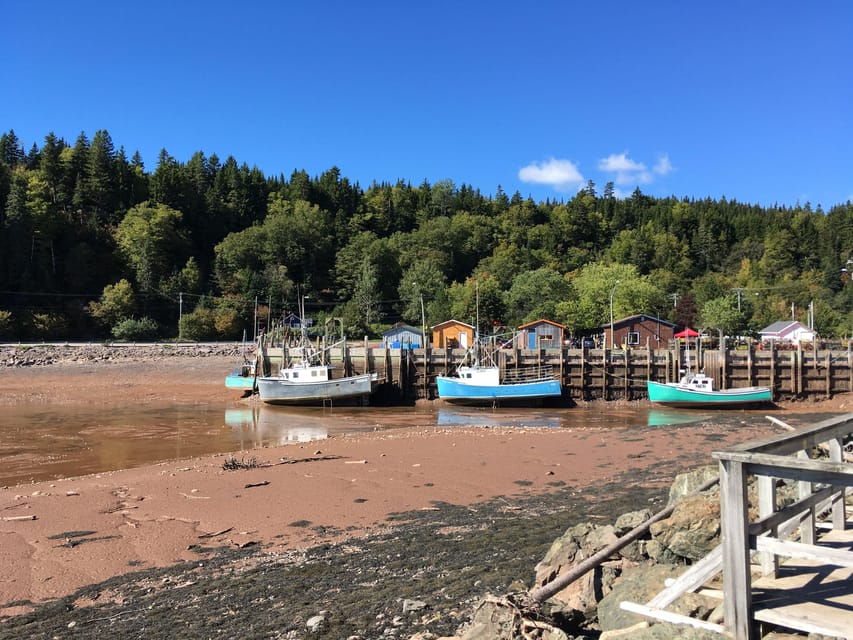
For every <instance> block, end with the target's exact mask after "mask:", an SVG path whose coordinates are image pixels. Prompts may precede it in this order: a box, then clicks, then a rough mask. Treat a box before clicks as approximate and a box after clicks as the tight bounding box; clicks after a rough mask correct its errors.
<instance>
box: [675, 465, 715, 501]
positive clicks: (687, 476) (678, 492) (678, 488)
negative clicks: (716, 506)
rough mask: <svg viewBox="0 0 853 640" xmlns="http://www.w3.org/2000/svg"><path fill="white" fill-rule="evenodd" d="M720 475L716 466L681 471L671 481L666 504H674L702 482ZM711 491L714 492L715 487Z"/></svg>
mask: <svg viewBox="0 0 853 640" xmlns="http://www.w3.org/2000/svg"><path fill="white" fill-rule="evenodd" d="M718 475H720V469H719V467H717V466H707V467H702V468H701V469H696V470H695V471H691V472H689V473H681V474H679V475H677V476H675V481H674V482H673V483H672V486H671V487H670V488H669V502H668V504H674V503H676V502H678V501H679V500H681V499H682V498H683V497H684V496H687V495H689V494H691V493H693V492H694V491H696V489H698V488H699V487H700V486H702V484H704V483H705V482H707V481H708V480H710V479H711V478H716V477H717V476H718ZM710 491H711V492H716V487H715V488H714V489H711V490H710Z"/></svg>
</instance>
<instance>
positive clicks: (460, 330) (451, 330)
mask: <svg viewBox="0 0 853 640" xmlns="http://www.w3.org/2000/svg"><path fill="white" fill-rule="evenodd" d="M473 344H474V327H473V326H472V325H470V324H467V323H465V322H460V321H459V320H445V321H444V322H442V323H440V324H437V325H435V326H434V327H433V328H432V344H431V345H430V346H432V347H433V348H435V349H444V348H446V347H449V348H451V349H458V348H461V349H467V348H468V347H470V346H471V345H473Z"/></svg>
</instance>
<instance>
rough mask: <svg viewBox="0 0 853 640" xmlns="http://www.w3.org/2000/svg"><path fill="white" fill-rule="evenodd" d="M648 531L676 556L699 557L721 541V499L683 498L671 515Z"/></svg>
mask: <svg viewBox="0 0 853 640" xmlns="http://www.w3.org/2000/svg"><path fill="white" fill-rule="evenodd" d="M651 534H652V538H653V539H654V540H657V541H658V542H659V543H660V545H661V546H662V547H664V548H665V549H667V550H669V551H670V552H671V553H672V554H674V555H675V556H676V557H680V558H686V559H688V560H691V561H696V560H701V559H702V558H704V557H705V556H706V555H708V554H709V553H710V552H711V551H712V550H713V549H714V547H716V546H717V545H718V544H719V543H720V501H719V498H718V497H717V496H713V495H707V494H704V495H697V496H692V497H688V498H684V499H683V500H682V501H681V502H680V503H678V505H676V507H675V510H674V511H673V512H672V515H671V516H670V517H669V518H667V519H666V520H661V521H660V522H656V523H654V524H653V525H652V526H651Z"/></svg>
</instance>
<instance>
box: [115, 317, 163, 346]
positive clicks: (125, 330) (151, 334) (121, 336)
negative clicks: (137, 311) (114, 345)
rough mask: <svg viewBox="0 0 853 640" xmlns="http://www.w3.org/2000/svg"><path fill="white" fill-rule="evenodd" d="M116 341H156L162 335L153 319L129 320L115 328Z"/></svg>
mask: <svg viewBox="0 0 853 640" xmlns="http://www.w3.org/2000/svg"><path fill="white" fill-rule="evenodd" d="M112 333H113V337H114V338H115V339H116V340H124V341H136V340H154V339H155V338H157V337H158V336H159V335H160V326H159V325H158V324H157V323H156V322H155V321H154V320H152V319H151V318H140V319H138V320H137V319H136V318H128V319H127V320H122V321H121V322H119V323H118V324H117V325H115V326H114V327H113V331H112Z"/></svg>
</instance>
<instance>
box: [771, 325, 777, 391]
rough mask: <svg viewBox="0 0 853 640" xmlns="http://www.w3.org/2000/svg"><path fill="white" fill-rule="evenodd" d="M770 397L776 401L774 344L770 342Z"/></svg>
mask: <svg viewBox="0 0 853 640" xmlns="http://www.w3.org/2000/svg"><path fill="white" fill-rule="evenodd" d="M770 396H771V398H770V399H771V400H775V399H776V344H775V342H773V341H772V340H771V341H770Z"/></svg>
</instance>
